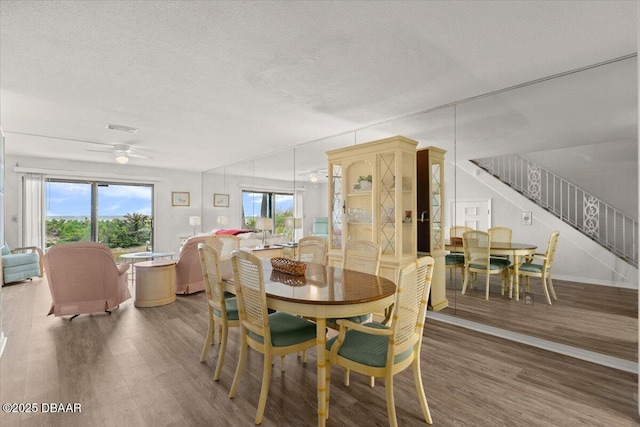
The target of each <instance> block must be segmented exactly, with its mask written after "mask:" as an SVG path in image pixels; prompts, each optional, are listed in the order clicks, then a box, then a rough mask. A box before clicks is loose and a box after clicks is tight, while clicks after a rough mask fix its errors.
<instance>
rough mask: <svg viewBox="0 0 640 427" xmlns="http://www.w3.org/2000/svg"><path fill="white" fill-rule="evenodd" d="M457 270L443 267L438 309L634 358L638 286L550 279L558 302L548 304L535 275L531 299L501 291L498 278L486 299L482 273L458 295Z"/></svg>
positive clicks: (500, 326)
mask: <svg viewBox="0 0 640 427" xmlns="http://www.w3.org/2000/svg"><path fill="white" fill-rule="evenodd" d="M461 276H462V275H461V274H460V272H456V274H455V275H454V279H453V280H451V279H450V277H449V274H448V272H447V298H448V299H449V308H447V309H445V310H443V311H442V313H444V314H451V315H455V316H458V317H461V318H463V319H467V320H472V321H475V322H479V323H483V324H486V325H489V326H493V327H496V328H501V329H507V330H510V331H513V332H518V333H523V334H527V335H532V336H535V337H537V338H542V339H546V340H549V341H554V342H559V343H561V344H566V345H570V346H574V347H580V348H583V349H586V350H590V351H594V352H597V353H603V354H607V355H610V356H614V357H619V358H622V359H626V360H632V361H637V360H638V291H637V290H632V289H622V288H615V287H610V286H600V285H588V284H584V283H576V282H569V281H564V280H557V279H554V281H553V283H554V287H555V289H556V294H557V296H558V301H553V305H548V304H547V302H546V299H545V296H544V292H543V290H542V286H541V284H540V281H539V279H535V278H532V279H531V292H533V294H534V304H533V305H525V304H524V302H523V301H516V300H515V299H512V300H510V299H509V296H508V291H507V294H505V295H504V296H502V295H500V279H499V278H498V277H497V276H498V275H495V276H494V277H492V280H491V284H490V291H491V293H490V296H489V301H487V300H486V299H485V291H484V289H485V287H484V286H485V285H484V276H483V275H478V276H479V277H478V279H479V280H478V285H477V287H476V289H467V292H466V293H465V295H461V294H460V291H461V289H462V283H461V279H462V277H461Z"/></svg>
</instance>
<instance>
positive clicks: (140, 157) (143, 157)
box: [127, 152, 151, 159]
mask: <svg viewBox="0 0 640 427" xmlns="http://www.w3.org/2000/svg"><path fill="white" fill-rule="evenodd" d="M127 156H129V157H136V158H138V159H150V158H151V157H149V156H145V155H144V154H138V153H131V152H128V153H127Z"/></svg>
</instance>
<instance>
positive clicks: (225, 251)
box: [205, 234, 240, 280]
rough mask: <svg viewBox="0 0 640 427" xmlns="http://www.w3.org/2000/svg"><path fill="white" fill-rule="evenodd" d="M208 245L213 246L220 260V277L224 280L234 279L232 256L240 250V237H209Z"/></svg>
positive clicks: (228, 235)
mask: <svg viewBox="0 0 640 427" xmlns="http://www.w3.org/2000/svg"><path fill="white" fill-rule="evenodd" d="M205 243H206V244H207V245H210V246H212V247H213V248H214V249H215V250H216V251H217V252H218V257H219V260H220V276H221V277H222V280H232V279H233V267H232V266H231V254H232V253H233V251H235V250H238V249H240V239H239V238H238V236H233V235H230V234H221V235H215V236H208V237H207V238H206V239H205Z"/></svg>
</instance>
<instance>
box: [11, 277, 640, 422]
mask: <svg viewBox="0 0 640 427" xmlns="http://www.w3.org/2000/svg"><path fill="white" fill-rule="evenodd" d="M50 301H51V300H50V296H49V290H48V287H47V284H46V281H45V280H43V279H40V280H34V281H33V282H24V283H21V284H17V285H10V286H5V287H4V288H3V289H2V304H3V310H2V314H3V329H4V331H5V333H6V335H7V337H8V342H7V347H6V349H5V352H4V355H3V357H2V359H0V401H1V402H2V403H7V402H16V403H17V402H35V403H51V402H58V403H74V402H78V403H80V404H81V405H82V412H80V413H46V414H43V413H36V414H27V413H25V414H17V413H2V414H0V425H2V426H3V427H6V426H18V425H19V426H37V425H40V426H45V425H46V426H65V427H66V426H86V425H114V426H115V425H117V426H123V425H126V426H154V427H156V426H169V425H180V426H205V425H214V426H219V425H225V426H230V425H233V426H238V425H239V426H250V425H253V419H254V416H255V410H256V405H257V401H258V395H259V392H260V383H261V372H262V356H261V355H259V354H257V353H255V352H249V356H248V359H247V366H246V369H245V372H244V375H243V377H242V381H241V383H240V387H239V390H238V396H237V397H236V398H235V399H233V400H232V399H229V397H228V391H229V387H230V385H231V381H232V378H233V373H234V369H235V363H236V361H237V356H238V341H239V340H238V338H237V337H238V335H237V331H232V332H231V334H230V342H229V347H228V353H227V357H226V360H225V366H224V370H223V373H222V376H221V379H220V381H219V382H214V381H213V379H212V377H213V370H214V368H215V362H216V361H217V350H218V346H217V345H216V346H215V347H214V348H213V349H212V351H210V353H209V356H208V358H207V360H206V363H199V362H198V360H199V355H200V350H201V346H202V343H203V340H204V334H205V331H206V327H207V318H206V306H205V300H204V295H202V294H196V295H190V296H179V297H178V299H177V301H176V302H174V303H172V304H169V305H166V306H163V307H154V308H136V307H134V306H133V301H132V300H129V301H127V302H125V303H124V304H122V306H121V307H120V308H119V309H117V310H115V311H114V312H113V313H112V314H111V315H110V316H109V315H106V314H96V315H91V316H87V315H82V316H80V317H77V318H76V319H74V320H73V321H72V322H69V320H66V319H63V318H53V317H47V316H46V313H47V311H48V308H49V304H50ZM536 301H537V300H536ZM537 305H538V304H537V303H536V307H537ZM422 359H423V360H422V369H423V379H424V384H425V389H426V394H427V399H428V401H429V404H430V408H431V414H432V416H433V419H434V425H437V426H492V427H493V426H554V427H556V426H560V425H562V426H583V425H592V426H632V425H640V418H639V417H638V411H637V402H638V394H637V375H634V374H630V373H626V372H623V371H618V370H614V369H611V368H606V367H602V366H599V365H594V364H590V363H587V362H583V361H580V360H576V359H572V358H569V357H566V356H561V355H557V354H553V353H549V352H546V351H544V350H540V349H536V348H532V347H528V346H526V345H522V344H517V343H513V342H509V341H505V340H502V339H500V338H496V337H492V336H488V335H484V334H480V333H477V332H473V331H469V330H466V329H461V328H458V327H455V326H451V325H446V324H443V323H440V322H437V321H433V320H427V322H426V327H425V339H424V343H423V351H422ZM341 374H342V373H341V371H340V370H338V369H337V368H333V369H332V379H333V381H332V385H331V406H330V416H329V420H328V425H330V426H354V425H362V426H385V425H388V421H387V413H386V407H385V388H384V381H382V380H378V381H377V382H376V386H375V388H373V389H371V388H369V386H368V379H367V378H364V377H361V376H358V375H354V374H352V378H351V386H350V387H345V386H344V385H343V384H342V380H341V378H342V375H341ZM394 389H395V391H396V395H395V396H396V407H397V413H398V421H399V424H400V425H401V426H415V425H423V423H422V422H421V420H420V414H421V411H420V407H419V404H418V403H417V401H416V398H415V389H414V385H413V378H412V375H411V372H410V371H406V372H404V373H402V374H400V375H398V376H397V377H396V380H395V382H394ZM316 424H317V418H316V360H315V351H311V352H309V358H308V363H307V364H306V365H305V364H303V363H302V362H301V360H300V359H298V358H296V357H295V356H289V357H287V359H286V372H285V373H284V374H281V373H280V369H279V362H276V366H275V367H274V368H273V374H272V377H271V386H270V391H269V398H268V400H267V407H266V411H265V420H264V422H263V424H262V425H264V426H313V425H316Z"/></svg>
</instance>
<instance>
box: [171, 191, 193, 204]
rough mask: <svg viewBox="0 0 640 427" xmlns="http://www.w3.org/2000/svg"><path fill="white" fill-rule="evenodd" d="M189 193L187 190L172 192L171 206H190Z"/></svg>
mask: <svg viewBox="0 0 640 427" xmlns="http://www.w3.org/2000/svg"><path fill="white" fill-rule="evenodd" d="M189 204H190V200H189V193H188V192H186V191H173V192H171V206H189Z"/></svg>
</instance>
